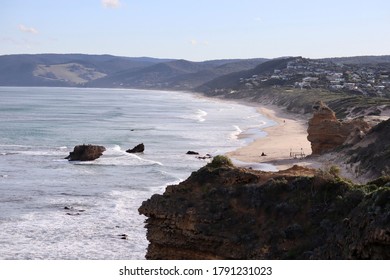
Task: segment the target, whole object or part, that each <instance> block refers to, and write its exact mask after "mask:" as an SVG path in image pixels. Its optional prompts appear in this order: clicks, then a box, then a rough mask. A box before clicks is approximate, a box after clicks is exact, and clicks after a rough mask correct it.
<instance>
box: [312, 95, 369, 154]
mask: <svg viewBox="0 0 390 280" xmlns="http://www.w3.org/2000/svg"><path fill="white" fill-rule="evenodd" d="M370 128H371V126H370V125H369V124H368V123H367V122H366V121H364V120H363V119H362V118H357V119H353V120H347V121H342V122H341V121H339V120H338V119H337V118H336V115H335V113H334V112H333V111H332V110H331V109H330V108H329V107H328V106H326V105H325V104H324V103H323V102H318V103H316V104H315V105H314V106H313V117H312V118H311V119H310V120H309V126H308V129H307V133H308V136H307V139H308V140H309V141H310V142H311V148H312V154H313V155H320V154H323V153H326V152H329V151H331V150H333V149H335V148H337V147H340V146H341V145H343V144H345V143H348V144H355V143H356V142H358V141H360V140H361V139H362V138H363V137H364V135H365V134H366V133H367V131H369V129H370Z"/></svg>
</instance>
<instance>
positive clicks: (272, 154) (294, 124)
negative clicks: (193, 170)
mask: <svg viewBox="0 0 390 280" xmlns="http://www.w3.org/2000/svg"><path fill="white" fill-rule="evenodd" d="M189 93H191V94H193V95H194V96H197V97H198V98H206V99H211V100H215V101H223V102H233V103H238V104H242V105H245V106H249V107H252V108H255V109H256V111H257V113H259V114H261V115H262V116H264V117H265V118H267V119H269V120H271V121H273V122H274V123H275V125H271V126H267V127H265V128H262V129H261V130H262V131H264V132H265V133H266V135H265V136H263V137H257V138H253V137H252V136H249V135H247V134H246V133H245V131H243V132H241V133H240V134H239V135H238V137H239V138H248V137H249V138H252V139H254V141H252V142H250V143H248V144H246V145H245V146H242V147H239V148H237V149H235V150H234V151H230V152H227V153H226V154H225V155H226V156H228V157H231V158H232V159H233V160H234V161H238V162H239V164H237V165H238V166H241V167H246V168H248V167H251V168H253V169H258V166H259V164H260V166H261V165H262V164H264V165H268V166H269V165H271V166H273V167H275V168H276V169H277V170H279V171H281V170H285V169H288V168H290V167H293V166H294V165H299V166H304V167H309V168H315V169H317V168H327V167H328V165H330V164H329V163H328V162H322V161H319V157H314V156H310V155H311V143H310V142H309V140H307V126H308V118H309V117H308V116H307V117H305V116H302V115H299V114H296V113H290V112H286V111H285V109H284V108H282V107H279V106H277V105H273V104H262V103H260V102H254V101H250V100H245V99H225V98H220V97H210V96H206V95H204V94H203V93H199V92H189ZM290 152H292V153H294V154H295V155H297V156H296V157H295V158H294V156H293V157H291V156H290ZM262 153H264V154H265V155H266V156H261V155H262ZM301 153H302V154H304V156H301ZM261 170H263V169H261ZM264 171H271V170H267V168H265V169H264Z"/></svg>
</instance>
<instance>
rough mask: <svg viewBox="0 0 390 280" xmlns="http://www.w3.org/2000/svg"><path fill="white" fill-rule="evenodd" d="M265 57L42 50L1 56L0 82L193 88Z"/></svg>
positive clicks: (12, 83) (247, 67)
mask: <svg viewBox="0 0 390 280" xmlns="http://www.w3.org/2000/svg"><path fill="white" fill-rule="evenodd" d="M265 60H266V59H261V58H260V59H226V60H208V61H203V62H192V61H187V60H175V59H157V58H151V57H136V58H133V57H118V56H112V55H85V54H39V55H4V56H0V86H83V87H126V88H150V89H152V88H153V89H186V90H189V89H192V88H194V87H196V86H199V85H201V84H203V83H205V82H208V81H210V80H212V79H214V78H216V77H219V76H221V75H225V74H228V73H231V72H235V71H241V70H244V69H250V68H253V67H255V66H256V65H258V64H259V63H261V62H263V61H265Z"/></svg>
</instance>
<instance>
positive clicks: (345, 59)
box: [320, 55, 390, 64]
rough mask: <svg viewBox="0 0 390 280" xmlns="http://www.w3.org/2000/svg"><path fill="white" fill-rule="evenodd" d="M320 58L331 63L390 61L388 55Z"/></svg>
mask: <svg viewBox="0 0 390 280" xmlns="http://www.w3.org/2000/svg"><path fill="white" fill-rule="evenodd" d="M320 60H323V61H331V62H333V63H342V64H377V63H390V55H380V56H351V57H331V58H324V59H320Z"/></svg>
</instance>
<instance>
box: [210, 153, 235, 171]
mask: <svg viewBox="0 0 390 280" xmlns="http://www.w3.org/2000/svg"><path fill="white" fill-rule="evenodd" d="M206 167H209V168H212V169H216V168H221V167H234V164H233V162H232V160H231V159H230V158H229V157H227V156H223V155H218V156H215V157H214V158H213V160H212V161H211V162H210V163H208V164H207V165H206Z"/></svg>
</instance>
